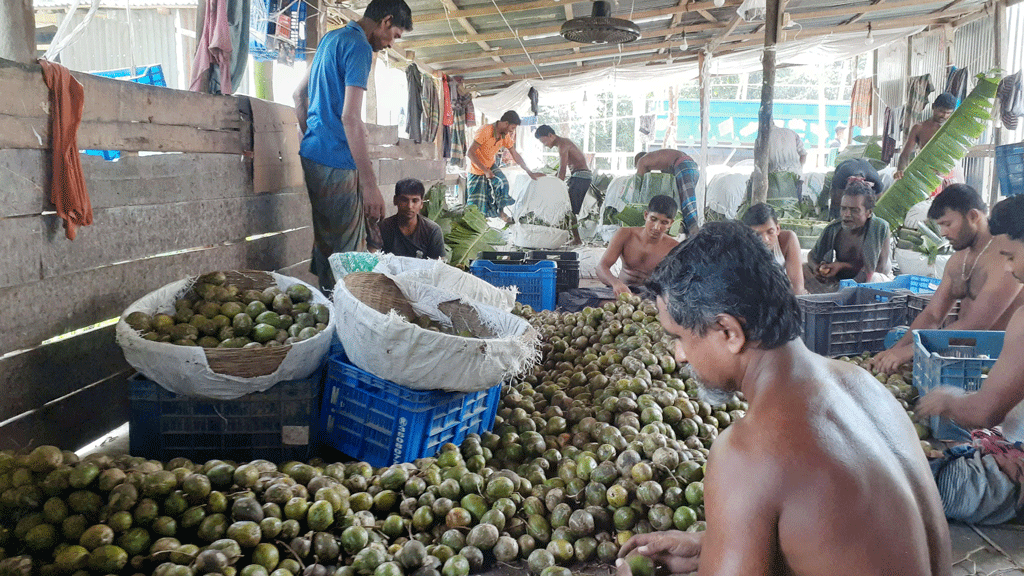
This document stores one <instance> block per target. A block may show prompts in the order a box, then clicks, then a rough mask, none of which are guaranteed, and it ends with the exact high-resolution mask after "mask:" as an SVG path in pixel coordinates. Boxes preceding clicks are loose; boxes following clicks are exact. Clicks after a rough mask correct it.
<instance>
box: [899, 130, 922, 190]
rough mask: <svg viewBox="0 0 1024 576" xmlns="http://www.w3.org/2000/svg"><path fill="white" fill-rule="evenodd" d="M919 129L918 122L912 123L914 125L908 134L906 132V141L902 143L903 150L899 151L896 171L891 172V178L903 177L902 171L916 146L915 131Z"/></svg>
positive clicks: (908, 162)
mask: <svg viewBox="0 0 1024 576" xmlns="http://www.w3.org/2000/svg"><path fill="white" fill-rule="evenodd" d="M920 129H921V125H920V124H914V127H913V128H911V129H910V134H907V142H906V143H905V144H904V145H903V150H901V151H900V159H899V161H897V162H896V172H894V173H893V178H895V179H896V180H899V179H900V178H902V177H903V171H904V170H906V168H907V164H910V155H911V154H912V153H913V152H914V149H916V148H917V133H918V131H919V130H920Z"/></svg>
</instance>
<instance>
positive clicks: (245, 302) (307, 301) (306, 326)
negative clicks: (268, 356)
mask: <svg viewBox="0 0 1024 576" xmlns="http://www.w3.org/2000/svg"><path fill="white" fill-rule="evenodd" d="M312 300H313V292H312V290H310V289H309V287H307V286H306V285H304V284H300V283H295V284H292V285H291V286H288V287H286V288H285V289H284V290H281V289H280V288H278V287H276V286H272V287H270V288H267V289H265V290H262V291H260V290H240V289H239V288H238V286H235V285H234V284H227V278H226V277H225V275H224V273H223V272H211V273H209V274H204V275H203V276H200V277H199V280H198V281H197V282H196V284H195V285H194V286H193V287H192V289H191V290H189V291H188V292H187V293H186V294H185V295H184V296H183V297H182V298H180V299H178V300H177V301H176V302H175V303H174V310H175V311H174V314H164V313H159V314H154V315H150V314H146V313H145V312H132V313H131V314H128V316H127V317H126V318H125V322H127V323H128V325H129V326H131V327H132V329H133V330H135V331H136V332H139V333H140V334H142V337H143V338H145V339H147V340H152V341H154V342H168V343H171V344H176V345H178V346H201V347H203V348H262V347H267V348H270V347H274V346H285V345H289V344H294V343H296V342H301V341H303V340H306V339H309V338H312V337H314V336H316V335H317V334H319V333H320V332H322V331H323V330H324V329H325V328H327V324H328V321H329V320H330V316H331V312H330V308H329V307H328V306H326V305H324V304H316V303H314V302H313V301H312Z"/></svg>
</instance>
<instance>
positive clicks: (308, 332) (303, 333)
mask: <svg viewBox="0 0 1024 576" xmlns="http://www.w3.org/2000/svg"><path fill="white" fill-rule="evenodd" d="M317 334H319V332H317V330H316V328H303V329H302V330H299V336H298V338H299V340H308V339H310V338H312V337H313V336H316V335H317Z"/></svg>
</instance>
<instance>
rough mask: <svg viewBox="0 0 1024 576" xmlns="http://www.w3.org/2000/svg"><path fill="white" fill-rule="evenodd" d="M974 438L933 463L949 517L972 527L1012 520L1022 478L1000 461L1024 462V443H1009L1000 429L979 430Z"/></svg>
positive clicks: (1015, 513) (974, 433)
mask: <svg viewBox="0 0 1024 576" xmlns="http://www.w3.org/2000/svg"><path fill="white" fill-rule="evenodd" d="M970 437H971V441H970V442H969V443H966V444H958V445H956V446H952V447H950V448H949V449H947V450H946V451H945V452H944V453H943V457H942V458H939V459H937V460H933V461H931V462H930V464H931V468H932V474H933V475H934V476H935V484H936V486H938V488H939V496H940V498H941V499H942V508H943V510H944V511H945V513H946V517H947V518H950V519H953V520H960V521H963V522H969V523H972V524H1002V523H1004V522H1007V521H1009V520H1012V519H1013V518H1014V517H1015V516H1016V515H1017V508H1018V505H1019V504H1018V494H1019V486H1020V483H1021V480H1022V479H1021V478H1015V477H1013V476H1011V475H1010V474H1013V473H1015V472H1009V473H1008V469H1007V468H1004V467H1003V466H1001V465H1000V463H999V458H1006V457H1009V458H1011V459H1014V460H1020V459H1024V451H1022V449H1021V443H1020V442H1010V441H1008V440H1006V439H1005V438H1003V436H1002V434H1000V433H999V431H998V430H975V431H973V432H971V434H970ZM1016 470H1018V471H1019V468H1017V469H1016Z"/></svg>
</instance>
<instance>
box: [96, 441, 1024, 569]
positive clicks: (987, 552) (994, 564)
mask: <svg viewBox="0 0 1024 576" xmlns="http://www.w3.org/2000/svg"><path fill="white" fill-rule="evenodd" d="M92 452H102V453H104V454H109V455H112V456H114V455H122V454H127V453H128V425H127V424H125V425H124V426H122V427H120V428H118V429H117V430H114V431H113V432H112V433H111V434H109V435H108V436H107V437H105V438H103V439H101V440H98V441H97V442H95V443H93V444H92V445H91V446H88V447H86V448H83V449H82V450H80V451H79V456H84V455H86V454H89V453H92ZM1021 521H1024V518H1022V519H1021ZM949 534H950V540H951V541H952V545H953V570H952V576H1001V575H1018V576H1024V524H1005V525H1002V526H972V525H968V524H962V523H959V522H953V523H951V524H950V525H949ZM523 571H524V567H523V566H522V565H521V564H516V565H509V564H503V565H498V566H495V567H493V568H492V569H491V570H489V571H488V572H487V573H486V574H487V575H488V576H499V575H500V576H511V575H513V574H522V573H523ZM574 573H576V574H595V575H602V576H603V575H605V574H611V573H612V571H611V570H610V569H609V567H607V566H603V565H596V564H594V565H587V566H583V567H579V568H576V569H575V570H574Z"/></svg>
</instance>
